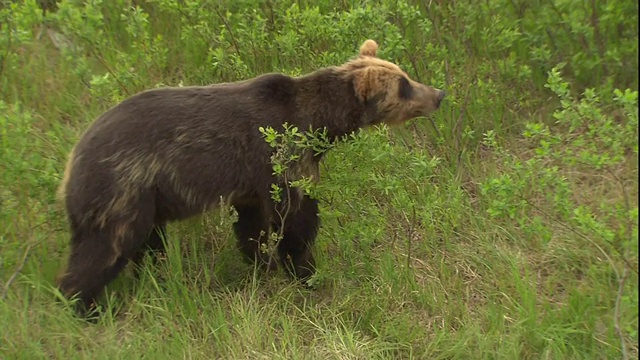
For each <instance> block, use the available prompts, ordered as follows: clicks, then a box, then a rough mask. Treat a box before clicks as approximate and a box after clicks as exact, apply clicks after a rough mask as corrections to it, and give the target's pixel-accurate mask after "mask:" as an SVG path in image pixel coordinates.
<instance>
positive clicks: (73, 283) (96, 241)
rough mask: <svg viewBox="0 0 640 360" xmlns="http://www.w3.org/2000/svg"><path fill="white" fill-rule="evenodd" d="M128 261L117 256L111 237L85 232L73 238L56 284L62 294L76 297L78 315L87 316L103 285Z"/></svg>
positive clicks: (102, 232)
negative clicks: (65, 264)
mask: <svg viewBox="0 0 640 360" xmlns="http://www.w3.org/2000/svg"><path fill="white" fill-rule="evenodd" d="M127 262H128V259H127V258H126V257H124V256H123V255H122V254H120V253H118V252H116V249H115V247H114V246H113V244H112V235H111V234H110V233H108V232H105V231H99V230H93V229H92V230H85V231H77V232H75V233H74V234H73V239H72V243H71V255H70V257H69V262H68V266H67V270H66V272H65V273H64V274H63V275H62V276H61V278H60V279H59V281H58V286H59V288H60V290H61V292H62V294H63V295H64V296H65V297H67V298H71V297H72V296H74V295H77V296H78V298H79V300H80V303H79V307H78V309H77V310H78V312H79V313H80V315H82V316H85V315H88V312H89V311H90V310H91V309H92V307H93V306H94V305H95V300H96V297H97V296H98V295H99V294H100V292H101V291H102V289H103V288H104V286H105V285H107V284H108V283H109V282H110V281H111V280H113V279H115V277H116V276H117V275H118V273H120V271H122V269H123V268H124V266H125V265H126V264H127Z"/></svg>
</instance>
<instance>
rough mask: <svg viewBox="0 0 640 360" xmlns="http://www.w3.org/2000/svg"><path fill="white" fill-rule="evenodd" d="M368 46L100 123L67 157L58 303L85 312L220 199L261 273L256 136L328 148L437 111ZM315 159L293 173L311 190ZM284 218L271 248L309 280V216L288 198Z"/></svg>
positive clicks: (149, 95) (259, 144) (260, 166)
mask: <svg viewBox="0 0 640 360" xmlns="http://www.w3.org/2000/svg"><path fill="white" fill-rule="evenodd" d="M377 47H378V46H377V44H376V43H375V42H374V41H373V40H367V41H366V42H365V43H364V44H363V45H362V47H361V49H360V54H359V56H358V57H356V58H355V59H353V60H351V61H349V62H347V63H346V64H344V65H342V66H338V67H330V68H324V69H320V70H318V71H316V72H313V73H311V74H308V75H305V76H301V77H298V78H292V77H289V76H285V75H281V74H267V75H262V76H258V77H256V78H253V79H250V80H246V81H240V82H236V83H225V84H215V85H210V86H193V87H183V88H161V89H154V90H149V91H145V92H142V93H139V94H137V95H135V96H132V97H131V98H129V99H127V100H125V101H123V102H122V103H120V104H118V105H116V106H115V107H113V108H112V109H110V110H109V111H107V112H106V113H104V114H103V115H102V116H100V117H99V118H98V119H97V120H96V121H95V122H94V123H93V124H92V125H91V127H90V128H89V129H88V130H87V131H86V133H85V134H84V135H83V136H82V138H81V139H80V141H79V142H78V143H77V144H76V146H75V148H74V149H73V151H72V152H71V155H70V158H69V162H68V164H67V168H66V172H65V175H64V179H63V182H62V185H61V188H60V192H59V195H60V197H61V198H63V200H64V202H65V204H66V210H67V213H68V218H69V224H70V228H71V254H70V258H69V263H68V268H67V270H66V272H65V273H64V274H63V275H62V276H61V277H60V279H59V287H60V289H61V291H62V292H63V293H64V294H65V296H68V297H71V296H73V295H76V294H77V295H79V297H80V299H81V300H82V303H83V304H84V306H85V307H86V306H90V305H91V304H92V303H93V301H94V300H95V297H96V296H97V295H98V294H99V293H100V292H101V290H102V289H103V287H104V286H105V285H106V284H107V283H108V282H110V281H111V280H112V279H114V278H115V277H116V276H117V274H118V273H119V272H120V271H121V270H122V268H123V267H124V266H125V265H126V264H127V263H128V262H129V261H130V260H133V261H135V262H139V261H140V259H141V258H142V255H143V254H144V252H145V251H147V250H151V251H159V250H160V251H161V250H163V243H162V237H161V234H163V233H164V228H165V225H166V224H167V223H168V222H171V221H176V220H181V219H185V218H188V217H191V216H194V215H197V214H200V213H202V212H204V211H207V210H209V209H211V208H213V207H215V206H216V205H217V204H218V203H219V200H220V199H221V198H222V199H226V200H227V201H228V202H229V203H231V204H232V205H233V206H234V207H235V208H236V210H237V212H238V215H239V219H238V221H237V223H236V224H235V225H234V231H235V233H236V236H237V238H238V244H239V248H240V250H241V251H242V252H243V253H244V255H245V256H246V257H247V258H248V259H251V260H258V261H263V259H262V256H263V255H262V253H261V251H260V250H259V248H260V243H261V242H263V241H264V237H265V236H263V235H261V234H264V233H266V232H268V231H269V230H274V229H278V227H279V222H278V221H276V220H277V219H278V217H277V216H276V215H275V211H276V209H277V207H278V204H274V203H273V202H272V201H271V199H270V194H269V190H270V185H271V184H272V183H281V181H280V180H279V179H276V178H274V176H273V174H272V168H271V164H270V162H269V159H270V156H271V154H272V151H273V150H272V149H271V148H270V147H269V145H268V144H267V143H266V142H265V141H264V139H263V137H262V135H261V134H260V132H259V130H258V128H259V127H268V126H271V127H273V128H275V129H278V130H282V125H283V123H285V122H288V123H290V124H292V125H295V126H297V127H298V128H300V129H309V128H310V127H311V128H313V129H322V128H324V129H326V130H327V134H328V135H329V137H330V138H331V139H337V138H339V137H341V136H343V135H346V134H349V133H352V132H353V131H355V130H357V129H360V128H363V127H367V126H371V125H374V124H379V123H383V122H384V123H387V124H390V125H396V124H400V123H402V122H404V121H406V120H409V119H411V118H414V117H417V116H424V115H426V114H428V113H430V112H432V111H434V110H436V109H437V108H438V107H439V105H440V102H441V100H442V98H443V97H444V92H442V91H440V90H437V89H434V88H432V87H429V86H425V85H422V84H419V83H417V82H415V81H413V80H411V79H409V78H408V76H407V75H406V73H404V72H403V71H402V70H400V68H398V66H396V65H394V64H392V63H389V62H387V61H384V60H380V59H378V58H376V57H375V56H376V51H377ZM319 160H320V159H319V157H314V156H306V157H304V160H303V161H304V163H305V164H302V165H303V166H300V169H304V171H302V172H303V173H306V174H300V175H301V176H302V175H309V176H313V177H316V178H317V175H318V161H319ZM287 193H289V194H290V195H289V198H288V199H287V200H288V201H290V202H291V203H294V204H296V206H293V207H292V211H291V213H290V214H289V215H288V217H287V221H286V222H285V229H282V230H283V234H284V238H283V239H282V240H281V241H280V243H279V245H278V255H279V259H280V260H279V261H280V264H281V265H283V266H285V267H286V269H288V270H289V272H290V273H291V274H292V275H294V276H295V277H297V278H300V279H307V278H308V277H310V276H311V275H312V274H313V271H314V265H315V262H314V258H313V255H312V253H311V247H312V245H313V242H314V239H315V237H316V233H317V230H318V226H319V219H318V215H317V213H318V204H317V201H316V200H314V199H311V198H309V197H308V196H306V195H304V194H302V193H301V192H299V191H289V192H287Z"/></svg>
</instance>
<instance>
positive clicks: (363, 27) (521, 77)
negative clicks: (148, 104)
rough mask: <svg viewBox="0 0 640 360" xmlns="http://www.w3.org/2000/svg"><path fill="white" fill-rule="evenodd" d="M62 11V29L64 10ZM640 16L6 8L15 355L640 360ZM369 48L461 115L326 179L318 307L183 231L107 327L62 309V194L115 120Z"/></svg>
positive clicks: (0, 40) (5, 249)
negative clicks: (137, 105)
mask: <svg viewBox="0 0 640 360" xmlns="http://www.w3.org/2000/svg"><path fill="white" fill-rule="evenodd" d="M43 9H44V11H43ZM637 12H638V3H637V1H632V0H603V1H583V0H535V1H525V0H509V1H507V0H487V1H482V2H476V1H469V0H460V1H442V0H430V1H417V0H414V1H405V0H397V1H396V0H380V1H364V0H361V1H354V0H321V1H291V0H281V1H280V0H279V1H270V0H237V1H212V0H198V1H193V0H180V1H175V0H147V1H142V0H140V1H125V0H109V1H104V0H102V1H101V0H88V1H79V0H63V1H60V2H58V3H56V2H53V1H52V0H41V1H39V2H36V1H26V0H23V1H19V0H15V1H6V0H4V1H2V2H0V96H1V97H0V210H1V211H0V281H1V282H2V290H1V291H2V302H1V303H0V322H1V325H2V331H0V336H1V337H0V357H2V358H7V359H9V358H11V359H13V358H29V359H32V358H52V357H53V358H58V357H64V358H69V357H72V358H75V357H80V358H94V359H101V358H109V359H113V358H141V357H142V356H143V355H145V356H149V357H151V358H179V357H182V358H251V359H256V358H270V359H272V358H287V359H290V358H296V359H297V358H305V359H306V358H310V359H315V358H318V359H326V358H332V359H364V358H366V359H370V358H417V359H424V358H430V359H437V358H447V359H449V358H492V359H493V358H505V359H512V358H521V359H528V358H532V359H533V358H535V359H538V358H619V357H623V358H637V357H638V350H637V343H638V333H637V330H638V320H637V318H638V286H637V281H638V277H637V271H638V242H637V238H638V201H637V198H638V167H637V161H638V158H637V155H638V140H637V139H638V93H637V90H638V18H637ZM367 38H373V39H375V40H376V41H378V43H379V44H380V46H381V48H380V56H381V57H383V58H385V59H388V60H390V61H393V62H396V63H397V64H399V65H400V66H401V67H403V68H404V69H405V70H406V71H407V72H408V73H409V74H410V75H411V76H412V77H413V78H415V79H416V80H419V81H421V82H424V83H427V84H430V85H434V86H436V87H440V88H445V89H446V90H447V93H448V96H447V100H446V104H445V105H444V106H443V108H442V109H441V110H440V111H439V112H438V113H437V114H434V115H433V116H432V117H430V118H428V119H418V120H416V121H414V122H412V123H411V124H409V125H407V126H405V127H403V128H401V129H397V130H395V129H394V130H393V131H390V130H389V129H387V128H384V127H381V128H378V129H372V130H369V131H365V132H362V133H360V134H357V136H354V138H353V140H352V141H350V142H348V143H344V144H341V145H340V146H338V147H337V148H336V149H334V150H332V152H331V153H330V155H329V156H328V157H327V159H326V161H325V162H324V163H323V168H322V178H323V180H322V184H321V185H320V186H319V187H318V188H317V189H315V190H314V191H316V192H317V194H318V196H319V197H320V198H321V199H322V208H321V216H322V218H323V227H322V230H321V233H320V235H319V238H318V245H317V253H318V265H319V272H318V276H317V279H316V281H317V283H318V286H319V287H318V289H317V290H315V291H307V290H303V289H300V288H298V287H296V286H295V285H292V284H290V283H288V282H287V281H286V278H285V277H284V276H281V275H278V276H275V277H268V278H267V277H264V276H260V275H259V274H254V273H253V272H252V269H251V268H250V267H248V266H245V265H244V264H242V263H241V261H240V256H239V254H238V253H237V251H236V250H235V248H234V243H233V236H232V234H231V232H230V224H231V222H232V221H233V218H232V216H231V215H230V214H229V213H228V212H227V211H224V210H225V209H223V211H220V212H214V213H211V214H208V215H206V216H203V217H200V218H196V219H192V220H190V221H186V222H183V223H178V224H173V225H172V226H171V227H170V228H169V237H170V239H172V240H174V241H172V242H171V243H170V251H169V254H168V257H167V259H165V260H164V261H162V262H161V265H160V266H159V267H158V268H152V267H148V269H147V271H146V272H145V276H143V278H142V279H141V280H140V281H133V279H132V278H131V276H130V275H123V276H121V277H120V278H119V279H118V281H116V282H115V283H114V284H112V285H111V286H110V287H109V288H108V292H107V294H106V300H107V301H108V303H109V304H111V305H110V306H112V307H113V308H116V309H119V310H120V311H119V312H118V315H114V316H105V317H104V318H103V319H102V320H101V322H100V323H99V324H97V325H89V324H86V323H84V322H82V321H79V320H77V319H75V318H74V317H73V316H72V314H71V313H70V312H69V311H67V309H65V308H64V307H63V306H61V304H60V303H58V302H56V301H55V290H54V288H53V279H54V278H55V276H56V275H57V274H58V272H59V270H60V268H61V266H63V264H64V261H65V260H66V254H67V242H68V232H67V227H66V226H67V225H66V219H65V217H64V213H63V211H62V207H61V205H60V204H59V203H57V202H56V201H55V191H56V187H57V185H58V183H59V181H60V178H61V174H62V173H63V170H64V164H65V160H66V156H67V153H68V152H69V150H70V149H71V147H72V146H73V144H74V142H75V141H76V140H77V139H78V137H79V136H80V135H81V133H82V131H83V130H84V129H86V127H87V126H88V125H89V123H90V122H91V121H92V120H93V119H94V118H95V117H96V116H98V115H99V114H100V113H101V112H103V111H105V110H106V109H108V108H109V107H110V106H113V105H114V104H115V103H117V102H118V101H121V100H123V99H125V98H126V97H127V96H130V95H132V94H134V93H136V92H138V91H141V90H143V89H147V88H151V87H155V86H166V85H169V86H178V85H181V84H184V85H194V84H207V83H213V82H222V81H234V80H239V79H245V78H249V77H252V76H255V75H257V74H261V73H265V72H283V73H286V74H289V75H300V74H303V73H306V72H309V71H313V70H315V69H317V68H319V67H322V66H330V65H338V64H340V63H342V62H344V61H346V60H347V59H349V58H350V57H352V56H354V55H355V54H356V51H357V48H358V46H359V45H360V44H361V43H362V41H364V40H365V39H367Z"/></svg>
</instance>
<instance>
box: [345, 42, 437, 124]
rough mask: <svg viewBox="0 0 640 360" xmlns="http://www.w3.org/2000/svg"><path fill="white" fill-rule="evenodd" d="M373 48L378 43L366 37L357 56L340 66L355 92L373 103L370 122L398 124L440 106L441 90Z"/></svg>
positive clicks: (362, 98) (365, 101) (423, 114)
mask: <svg viewBox="0 0 640 360" xmlns="http://www.w3.org/2000/svg"><path fill="white" fill-rule="evenodd" d="M377 50H378V44H377V43H376V42H375V41H373V40H367V41H365V42H364V43H363V44H362V46H361V47H360V54H359V55H358V57H356V58H355V59H353V60H351V61H349V62H347V63H346V64H344V65H342V66H341V68H342V70H343V71H344V73H345V74H346V75H347V76H349V77H350V78H351V80H352V81H353V84H354V88H355V92H356V96H357V97H358V98H359V99H360V100H361V101H363V102H364V103H366V104H374V105H375V107H376V116H375V119H374V121H373V124H376V123H386V124H388V125H392V126H393V125H399V124H402V123H404V122H405V121H407V120H410V119H413V118H416V117H420V116H426V115H428V114H429V113H431V112H433V111H435V110H437V109H438V108H439V107H440V103H441V102H442V99H443V98H444V96H445V92H444V91H442V90H439V89H436V88H434V87H431V86H427V85H424V84H421V83H419V82H416V81H413V80H411V79H410V78H409V76H408V75H407V74H406V73H405V72H404V71H402V70H401V69H400V67H398V66H397V65H395V64H393V63H391V62H388V61H385V60H382V59H379V58H378V57H377V56H376V53H377ZM371 125H372V124H371Z"/></svg>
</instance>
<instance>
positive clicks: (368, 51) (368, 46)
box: [360, 39, 378, 57]
mask: <svg viewBox="0 0 640 360" xmlns="http://www.w3.org/2000/svg"><path fill="white" fill-rule="evenodd" d="M377 51H378V43H376V42H375V41H373V40H371V39H369V40H367V41H365V42H364V43H363V44H362V46H360V56H371V57H376V53H377Z"/></svg>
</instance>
